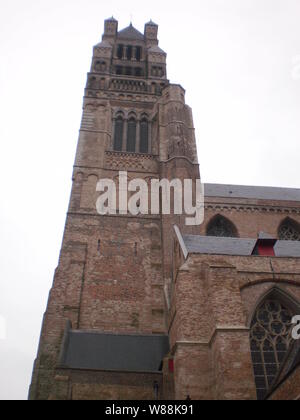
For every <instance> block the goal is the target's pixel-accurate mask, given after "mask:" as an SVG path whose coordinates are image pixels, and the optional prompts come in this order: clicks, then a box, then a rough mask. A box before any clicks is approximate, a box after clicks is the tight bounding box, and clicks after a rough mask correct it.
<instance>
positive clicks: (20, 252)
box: [0, 0, 300, 399]
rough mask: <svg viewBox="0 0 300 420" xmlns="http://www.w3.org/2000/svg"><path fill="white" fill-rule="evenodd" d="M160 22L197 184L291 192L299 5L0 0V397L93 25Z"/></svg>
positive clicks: (62, 194)
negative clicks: (191, 132) (190, 126)
mask: <svg viewBox="0 0 300 420" xmlns="http://www.w3.org/2000/svg"><path fill="white" fill-rule="evenodd" d="M111 15H114V16H115V18H117V19H118V20H119V27H120V28H123V27H126V26H127V25H128V24H129V22H130V16H131V15H132V16H133V24H134V25H135V26H136V27H137V28H138V29H139V30H140V31H143V28H144V23H145V22H147V21H149V19H150V18H152V19H153V20H154V21H155V22H156V23H158V24H159V25H160V29H159V38H160V45H161V47H162V48H163V49H164V50H165V51H166V52H167V53H168V76H169V79H170V80H171V82H174V83H180V84H182V85H183V86H184V87H185V89H186V90H187V102H188V104H189V105H190V106H191V107H192V108H193V113H194V120H195V126H196V135H197V143H198V153H199V159H200V163H201V174H202V179H203V181H205V182H218V183H235V184H250V185H270V186H285V187H300V179H299V175H298V171H299V154H300V153H299V152H300V142H299V135H300V118H299V112H300V25H299V21H300V1H299V0H187V1H185V2H182V1H178V0H172V1H171V0H163V1H162V0H159V1H158V0H151V1H149V2H148V1H147V2H146V1H142V0H127V1H124V0H110V1H105V0H26V1H24V0H1V2H0V53H1V65H0V115H1V120H0V141H1V143H0V145H1V156H2V162H1V166H0V176H1V178H0V179H1V206H0V216H1V221H0V235H1V239H2V241H1V245H0V248H1V249H0V255H1V266H0V272H1V277H0V328H1V325H2V324H3V320H5V322H6V327H7V336H6V339H5V340H1V339H0V399H25V398H26V397H27V390H28V385H29V382H30V376H31V370H32V364H33V361H34V358H35V355H36V350H37V345H38V339H39V333H40V327H41V321H42V316H43V312H44V310H45V307H46V302H47V297H48V292H49V289H50V287H51V283H52V278H53V272H54V269H55V267H56V265H57V261H58V253H59V249H60V244H61V239H62V233H63V228H64V221H65V214H66V210H67V205H68V199H69V194H70V188H71V174H72V165H73V161H74V156H75V149H76V143H77V138H78V130H79V125H80V119H81V106H82V96H83V89H84V86H85V82H86V73H87V72H88V71H89V67H90V62H91V56H92V47H93V45H94V44H96V43H97V42H99V40H100V39H101V35H102V32H103V21H104V19H105V18H108V17H110V16H111Z"/></svg>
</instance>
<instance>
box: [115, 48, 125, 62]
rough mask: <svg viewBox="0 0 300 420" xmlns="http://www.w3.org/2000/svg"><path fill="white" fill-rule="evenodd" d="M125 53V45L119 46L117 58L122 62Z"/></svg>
mask: <svg viewBox="0 0 300 420" xmlns="http://www.w3.org/2000/svg"><path fill="white" fill-rule="evenodd" d="M123 53H124V46H123V45H118V51H117V56H118V59H119V60H122V58H123Z"/></svg>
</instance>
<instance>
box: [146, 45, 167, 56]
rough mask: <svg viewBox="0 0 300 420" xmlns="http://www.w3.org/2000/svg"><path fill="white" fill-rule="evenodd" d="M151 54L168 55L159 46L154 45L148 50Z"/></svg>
mask: <svg viewBox="0 0 300 420" xmlns="http://www.w3.org/2000/svg"><path fill="white" fill-rule="evenodd" d="M148 51H149V52H150V53H159V54H165V55H167V54H166V53H165V52H164V51H163V50H162V49H161V48H160V47H159V46H158V45H153V46H152V47H150V48H149V50H148Z"/></svg>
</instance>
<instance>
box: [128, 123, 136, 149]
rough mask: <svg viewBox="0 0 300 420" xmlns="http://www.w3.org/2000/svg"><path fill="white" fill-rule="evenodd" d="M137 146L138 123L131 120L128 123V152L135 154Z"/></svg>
mask: <svg viewBox="0 0 300 420" xmlns="http://www.w3.org/2000/svg"><path fill="white" fill-rule="evenodd" d="M135 145H136V121H135V119H134V118H131V119H130V120H129V121H128V131H127V152H132V153H134V152H135Z"/></svg>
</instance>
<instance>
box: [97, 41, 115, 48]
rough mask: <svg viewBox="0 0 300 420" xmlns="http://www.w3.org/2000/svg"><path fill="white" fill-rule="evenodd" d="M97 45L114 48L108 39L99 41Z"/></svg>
mask: <svg viewBox="0 0 300 420" xmlns="http://www.w3.org/2000/svg"><path fill="white" fill-rule="evenodd" d="M96 47H99V48H107V49H112V46H111V44H110V43H109V42H107V41H102V42H99V44H97V45H96Z"/></svg>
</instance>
